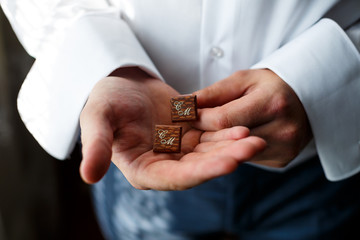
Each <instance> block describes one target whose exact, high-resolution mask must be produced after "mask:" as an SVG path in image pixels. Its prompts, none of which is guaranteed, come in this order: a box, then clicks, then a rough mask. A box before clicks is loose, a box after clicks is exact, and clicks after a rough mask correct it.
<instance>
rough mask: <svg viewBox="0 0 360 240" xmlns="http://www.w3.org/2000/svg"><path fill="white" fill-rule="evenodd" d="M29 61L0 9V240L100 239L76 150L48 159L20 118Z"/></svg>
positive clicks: (78, 152)
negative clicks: (65, 157) (18, 105)
mask: <svg viewBox="0 0 360 240" xmlns="http://www.w3.org/2000/svg"><path fill="white" fill-rule="evenodd" d="M33 61H34V59H32V58H31V57H30V56H29V55H27V54H26V52H25V51H24V49H23V48H22V46H21V45H20V44H19V42H18V40H17V39H16V36H15V35H14V33H13V31H12V29H11V27H10V25H9V23H8V21H7V20H6V18H5V16H4V14H3V12H2V10H1V8H0V240H17V239H21V240H24V239H27V240H32V239H102V236H101V233H100V231H99V228H98V225H97V222H96V220H95V217H94V211H93V208H92V204H91V197H90V193H89V186H88V185H86V184H84V183H83V182H82V181H81V179H80V177H79V171H78V167H79V163H80V150H79V149H78V148H77V149H75V151H74V153H73V155H72V157H71V159H69V160H66V161H58V160H56V159H54V158H52V157H50V156H49V155H47V154H46V153H45V152H44V151H43V150H42V148H41V147H40V146H39V145H38V144H37V142H36V141H35V140H34V138H33V137H32V136H31V135H30V134H29V133H28V131H27V130H26V129H25V127H24V124H23V123H22V121H21V120H20V118H19V114H18V112H17V109H16V98H17V93H18V91H19V88H20V86H21V84H22V82H23V80H24V78H25V76H26V74H27V72H28V71H29V69H30V67H31V65H32V63H33Z"/></svg>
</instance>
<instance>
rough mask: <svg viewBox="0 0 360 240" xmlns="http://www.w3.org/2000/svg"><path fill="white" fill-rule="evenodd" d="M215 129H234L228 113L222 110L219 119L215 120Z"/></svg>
mask: <svg viewBox="0 0 360 240" xmlns="http://www.w3.org/2000/svg"><path fill="white" fill-rule="evenodd" d="M215 127H216V128H217V129H224V128H229V127H232V124H231V121H230V119H229V116H228V114H227V113H226V112H224V111H222V110H220V111H219V114H218V117H216V119H215Z"/></svg>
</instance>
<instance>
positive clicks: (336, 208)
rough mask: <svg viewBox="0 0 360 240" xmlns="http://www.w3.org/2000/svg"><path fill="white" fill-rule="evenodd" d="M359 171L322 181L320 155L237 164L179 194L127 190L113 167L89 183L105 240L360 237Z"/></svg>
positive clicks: (125, 183) (124, 181)
mask: <svg viewBox="0 0 360 240" xmlns="http://www.w3.org/2000/svg"><path fill="white" fill-rule="evenodd" d="M359 187H360V175H359V174H358V175H355V176H353V177H351V178H349V179H347V180H343V181H339V182H330V181H328V180H327V179H326V178H325V176H324V173H323V170H322V168H321V166H320V163H319V159H318V158H317V157H316V158H313V159H311V160H309V161H307V162H305V163H303V164H301V165H299V166H297V167H295V168H293V169H291V170H289V171H287V172H285V173H274V172H268V171H265V170H262V169H258V168H255V167H253V166H250V165H246V164H244V165H241V166H240V167H239V168H238V169H237V170H236V171H235V172H234V173H232V174H230V175H228V176H224V177H221V178H218V179H214V180H212V181H209V182H207V183H205V184H203V185H201V186H199V187H196V188H193V189H190V190H187V191H182V192H158V191H140V190H136V189H133V188H132V187H131V186H130V185H129V184H128V182H127V181H126V179H124V177H123V176H122V175H121V173H120V172H119V171H118V170H117V169H116V167H114V166H112V167H111V169H110V171H109V173H108V174H107V175H106V177H105V178H104V179H103V180H102V181H101V182H100V183H99V184H97V185H95V186H94V191H93V193H94V201H95V206H96V209H97V213H98V216H99V221H100V223H101V226H102V229H103V231H104V234H105V236H107V238H109V239H126V240H128V239H151V240H152V239H157V240H162V239H164V240H172V239H174V240H178V239H179V240H180V239H181V240H185V239H187V240H188V239H206V240H211V239H243V240H250V239H254V240H270V239H274V240H281V239H286V240H292V239H294V240H295V239H306V240H311V239H326V240H329V239H330V240H331V239H360V189H359Z"/></svg>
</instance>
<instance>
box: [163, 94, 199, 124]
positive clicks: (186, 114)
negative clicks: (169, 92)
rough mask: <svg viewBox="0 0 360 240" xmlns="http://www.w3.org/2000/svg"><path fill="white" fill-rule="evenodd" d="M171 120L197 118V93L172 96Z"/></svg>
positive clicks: (180, 120)
mask: <svg viewBox="0 0 360 240" xmlns="http://www.w3.org/2000/svg"><path fill="white" fill-rule="evenodd" d="M170 103H171V120H172V121H173V122H184V121H195V120H197V104H196V95H182V96H178V97H174V98H171V100H170Z"/></svg>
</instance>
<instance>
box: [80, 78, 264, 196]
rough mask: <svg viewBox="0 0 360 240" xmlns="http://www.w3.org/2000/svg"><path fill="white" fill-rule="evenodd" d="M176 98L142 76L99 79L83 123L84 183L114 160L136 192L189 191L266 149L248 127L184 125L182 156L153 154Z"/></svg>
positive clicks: (157, 82) (161, 84)
mask: <svg viewBox="0 0 360 240" xmlns="http://www.w3.org/2000/svg"><path fill="white" fill-rule="evenodd" d="M176 95H178V92H176V91H175V90H174V89H172V88H171V87H170V86H168V85H167V84H166V83H164V82H162V81H160V80H157V79H149V78H148V77H144V76H142V75H140V76H137V77H135V78H134V79H131V80H130V79H127V78H120V77H107V78H105V79H103V80H101V81H100V82H99V83H98V84H97V85H96V86H95V87H94V89H93V91H92V93H91V94H90V96H89V99H88V102H87V104H86V106H85V107H84V110H83V112H82V114H81V118H80V123H81V131H82V143H83V161H82V164H81V168H80V172H81V175H82V177H83V179H84V180H85V181H86V182H88V183H94V182H96V181H98V180H99V179H101V177H102V176H103V175H104V174H105V173H106V171H107V169H108V167H109V164H110V160H111V161H112V162H113V163H114V164H115V165H116V166H117V167H118V168H119V169H120V170H121V172H122V173H123V174H124V176H125V177H126V178H127V180H128V181H129V182H130V183H131V184H132V185H133V186H134V187H136V188H138V189H158V190H181V189H187V188H191V187H193V186H196V185H199V184H201V183H203V182H205V181H207V180H210V179H212V178H215V177H218V176H221V175H225V174H228V173H230V172H232V171H234V170H235V169H236V167H237V166H238V164H239V163H241V162H243V161H246V160H249V159H250V158H251V157H253V156H254V155H255V154H256V153H257V152H259V151H261V150H262V149H263V148H264V146H265V143H264V141H263V140H262V139H260V138H257V137H248V135H249V131H248V129H247V128H244V127H235V128H231V129H225V130H220V131H217V132H207V131H200V130H197V129H194V128H191V127H190V125H188V124H183V125H182V126H183V132H184V133H183V136H182V147H181V152H180V153H176V154H175V153H174V154H164V153H154V152H153V151H152V135H153V128H154V125H155V124H171V117H170V109H169V99H170V98H171V97H174V96H176Z"/></svg>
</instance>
